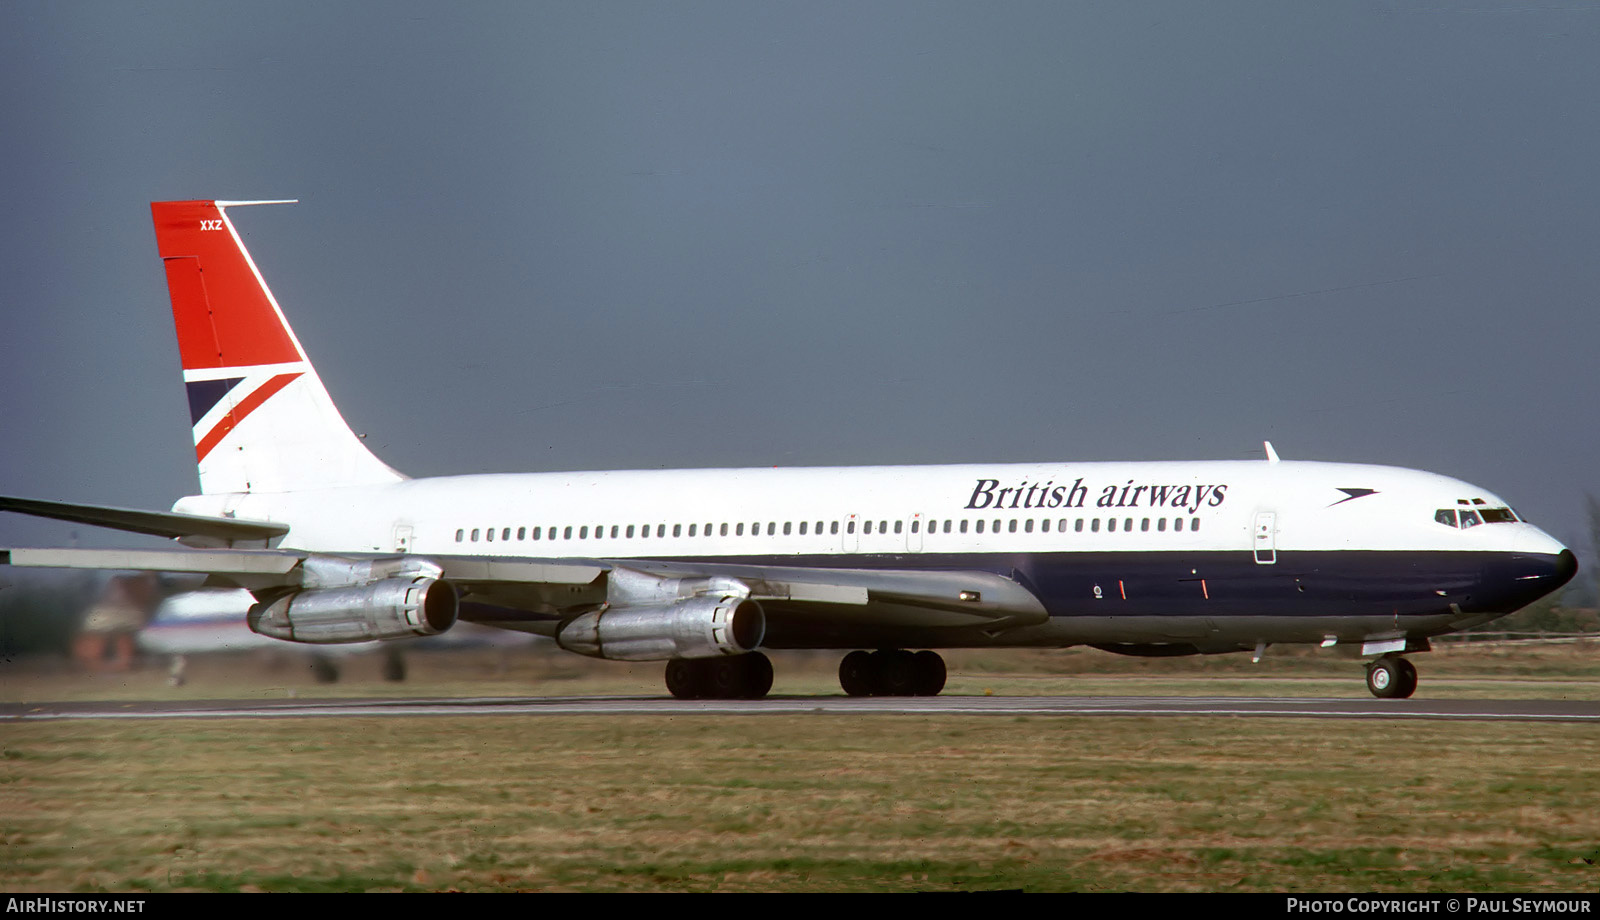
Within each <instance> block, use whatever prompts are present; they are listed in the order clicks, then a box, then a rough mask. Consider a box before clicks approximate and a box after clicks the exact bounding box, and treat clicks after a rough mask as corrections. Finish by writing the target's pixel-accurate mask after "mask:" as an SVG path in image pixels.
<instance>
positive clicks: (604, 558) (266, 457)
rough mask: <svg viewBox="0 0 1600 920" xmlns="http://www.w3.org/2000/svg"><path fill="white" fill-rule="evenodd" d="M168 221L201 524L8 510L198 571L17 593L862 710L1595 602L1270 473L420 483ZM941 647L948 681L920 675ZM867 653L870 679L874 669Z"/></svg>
mask: <svg viewBox="0 0 1600 920" xmlns="http://www.w3.org/2000/svg"><path fill="white" fill-rule="evenodd" d="M258 203H265V202H226V201H179V202H158V203H156V204H153V205H152V206H151V209H152V212H153V213H154V217H155V225H156V238H157V242H158V244H159V247H160V252H161V258H162V262H163V264H164V265H165V268H166V274H167V284H168V288H169V290H170V292H171V294H172V309H173V317H174V320H175V322H176V325H177V330H178V342H179V350H180V352H181V354H182V358H183V372H184V383H185V386H186V388H187V390H188V396H189V409H190V414H191V417H192V420H193V422H194V441H195V454H196V459H197V461H198V464H199V470H200V487H201V488H200V494H199V495H194V496H189V497H187V498H183V499H180V500H179V501H178V502H177V504H176V505H175V506H174V508H173V510H172V511H171V512H153V511H138V510H131V509H122V508H106V507H101V506H93V505H79V504H68V503H65V502H55V501H39V500H30V499H20V498H0V510H11V511H18V512H22V513H27V514H35V515H41V516H45V517H53V518H58V519H65V520H71V521H79V522H85V523H93V524H98V525H102V526H107V527H113V528H118V529H122V530H130V531H135V532H140V533H151V534H158V535H162V536H167V537H171V538H174V539H176V540H177V541H178V542H179V543H181V544H184V546H185V547H188V548H186V549H174V550H85V549H13V550H10V551H9V552H8V553H6V552H0V562H5V561H9V563H10V564H12V565H37V566H74V567H94V568H118V569H150V570H162V571H180V572H203V573H206V574H208V575H209V576H211V577H210V581H209V583H211V584H214V585H227V586H237V587H242V588H245V589H248V590H249V591H250V592H251V594H252V595H253V597H254V598H255V603H254V605H253V606H252V607H251V608H250V611H249V613H248V615H247V621H248V623H249V626H250V628H251V629H252V630H254V631H256V632H257V633H260V634H262V635H266V636H271V637H273V638H278V639H285V640H288V641H294V642H307V643H317V644H329V643H345V642H359V641H367V640H372V639H392V638H400V637H406V636H413V635H432V634H436V633H439V632H442V631H444V630H446V629H449V628H450V627H451V626H452V625H453V624H454V623H455V622H456V621H457V619H458V617H459V618H460V619H465V620H469V621H473V622H478V623H484V624H487V625H492V626H498V627H502V628H506V629H514V630H519V631H523V632H528V633H535V634H539V635H544V636H548V637H551V638H553V639H555V640H556V642H558V643H559V644H560V645H561V646H562V647H563V648H565V649H567V650H569V651H573V652H576V653H578V654H583V655H590V656H594V657H599V658H612V659H623V660H634V661H638V660H664V661H666V662H667V668H666V681H667V686H668V688H669V689H670V690H671V691H672V693H673V694H674V695H677V696H680V697H687V698H692V697H724V698H735V697H745V698H753V697H760V696H763V695H765V694H766V693H767V691H768V690H769V689H770V688H771V685H772V677H773V674H772V666H771V663H770V661H769V660H768V659H767V657H766V656H765V655H763V654H762V653H761V652H760V651H758V649H759V648H762V647H765V648H830V649H841V650H845V649H853V651H850V652H849V654H847V655H845V656H844V657H843V661H842V662H841V664H840V669H839V677H840V683H841V684H842V686H843V687H844V689H845V691H846V692H848V693H850V694H852V695H865V694H895V695H902V694H933V693H938V692H939V691H940V690H941V689H942V688H943V686H944V680H945V667H944V662H943V659H942V658H941V657H940V656H939V655H938V654H937V653H935V652H933V651H928V649H935V648H969V647H1006V646H1012V647H1015V646H1047V647H1065V646H1070V645H1078V644H1087V645H1092V646H1094V647H1096V648H1101V649H1105V650H1107V651H1112V652H1119V653H1123V654H1130V655H1183V654H1209V653H1219V652H1235V651H1249V650H1254V651H1255V652H1256V653H1257V654H1258V655H1259V654H1260V653H1261V652H1262V651H1263V650H1264V649H1265V648H1266V647H1267V646H1268V645H1270V644H1273V643H1317V644H1321V645H1323V646H1332V645H1341V644H1355V645H1358V646H1359V647H1360V648H1361V650H1362V653H1363V654H1364V655H1368V656H1376V657H1375V660H1373V661H1371V662H1370V663H1369V664H1368V666H1367V685H1368V688H1369V689H1370V690H1371V691H1372V692H1373V693H1374V694H1375V695H1377V696H1380V697H1404V696H1409V695H1410V694H1411V693H1412V691H1413V690H1415V688H1416V682H1417V676H1416V669H1415V668H1414V667H1413V666H1412V664H1411V663H1410V662H1409V661H1408V660H1407V659H1406V658H1404V657H1402V655H1403V654H1404V653H1406V652H1414V651H1424V650H1426V649H1427V648H1428V639H1429V637H1430V636H1434V635H1439V634H1441V633H1446V632H1451V631H1454V630H1458V629H1463V628H1466V627H1469V626H1474V625H1477V624H1480V623H1483V622H1486V621H1488V620H1491V619H1493V618H1495V617H1497V616H1502V615H1504V614H1507V613H1510V612H1512V611H1514V610H1517V609H1519V608H1521V607H1523V606H1525V605H1527V604H1529V603H1531V602H1532V601H1534V600H1537V599H1538V598H1540V597H1543V596H1545V595H1546V594H1549V593H1550V592H1552V591H1554V590H1556V589H1557V588H1559V587H1560V586H1561V585H1563V584H1565V583H1566V582H1567V581H1568V580H1570V579H1571V578H1572V576H1573V574H1574V573H1575V571H1576V569H1577V566H1576V563H1575V561H1574V557H1573V554H1572V552H1571V551H1570V550H1567V549H1566V548H1564V547H1563V546H1561V544H1560V543H1558V542H1557V541H1555V540H1553V539H1551V538H1550V537H1549V536H1548V535H1546V534H1545V533H1543V532H1542V531H1540V530H1539V529H1538V528H1536V527H1534V526H1533V525H1531V524H1528V523H1526V522H1524V521H1522V520H1521V519H1520V518H1519V517H1518V516H1517V514H1516V513H1515V512H1514V511H1512V510H1511V508H1510V507H1509V506H1508V505H1507V504H1506V503H1505V502H1504V501H1502V500H1501V499H1499V498H1497V497H1495V496H1494V495H1492V494H1490V493H1489V492H1487V491H1485V490H1483V489H1480V488H1478V487H1477V486H1473V485H1470V484H1468V483H1465V482H1461V481H1459V480H1454V479H1449V478H1447V477H1443V476H1438V475H1435V474H1432V473H1425V472H1420V471H1416V470H1406V469H1398V468H1394V467H1380V466H1366V465H1357V464H1338V463H1308V462H1279V461H1278V458H1277V456H1276V455H1275V454H1274V453H1273V452H1272V451H1271V448H1270V445H1269V447H1268V452H1267V453H1268V456H1267V459H1266V460H1263V461H1251V462H1241V461H1232V462H1154V463H1068V462H1050V463H1032V464H972V465H960V466H903V467H851V468H837V469H740V470H655V471H602V472H574V473H530V474H521V475H477V476H452V477H438V478H431V479H408V478H406V477H404V476H402V475H401V474H399V473H396V472H395V471H394V470H392V469H390V468H389V467H388V466H386V465H385V464H384V463H382V462H381V461H380V460H378V459H377V458H376V457H374V456H373V455H372V454H371V453H370V452H369V451H367V449H366V448H365V447H364V446H363V445H362V443H361V441H360V440H359V439H358V438H357V437H356V436H355V435H354V434H353V433H352V432H351V431H350V429H349V427H348V426H347V425H346V424H345V422H344V420H343V418H342V417H341V416H340V415H339V412H338V409H337V408H336V407H335V406H334V404H333V401H332V400H331V399H330V398H329V396H328V393H327V390H326V389H325V388H324V387H323V385H322V382H321V380H320V379H319V378H318V376H317V374H316V371H315V370H314V369H313V368H312V366H311V363H310V362H309V361H308V360H307V358H306V355H305V352H304V350H303V349H302V348H301V347H300V343H299V341H298V340H297V339H296V338H295V336H294V333H293V331H291V330H290V328H289V324H288V322H287V321H286V320H285V319H284V316H283V313H282V311H281V310H280V309H279V308H278V305H277V303H276V301H275V300H274V299H273V297H272V295H271V293H270V292H269V291H268V289H267V286H266V283H265V282H264V281H263V280H262V278H261V275H260V273H259V272H258V271H257V270H256V267H255V265H254V263H253V262H252V261H251V260H250V257H249V255H248V253H247V252H246V250H245V247H244V244H243V242H242V241H241V239H240V237H239V234H238V231H237V230H236V229H235V227H234V225H233V222H232V220H231V219H230V217H229V215H228V209H229V208H230V207H237V206H239V205H243V204H258ZM913 648H920V649H924V651H919V652H915V653H913V652H911V651H908V649H913ZM869 649H871V650H872V651H868V650H869Z"/></svg>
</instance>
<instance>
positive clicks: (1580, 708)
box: [0, 696, 1600, 722]
mask: <svg viewBox="0 0 1600 920" xmlns="http://www.w3.org/2000/svg"><path fill="white" fill-rule="evenodd" d="M799 714H814V715H824V716H829V715H831V716H839V715H924V716H955V715H960V716H1057V717H1096V716H1102V717H1103V716H1152V717H1174V716H1179V717H1181V716H1188V717H1191V718H1193V717H1201V716H1209V717H1219V716H1223V717H1241V718H1261V717H1277V718H1319V719H1447V720H1449V719H1454V720H1471V721H1500V722H1505V721H1510V722H1600V701H1595V700H1426V699H1423V700H1418V699H1411V700H1379V699H1331V698H1329V699H1316V698H1293V699H1289V698H1282V699H1269V698H1260V697H1133V696H1116V697H1032V696H1029V697H1022V696H937V697H867V698H850V697H842V696H817V697H798V696H776V697H768V698H767V699H764V700H695V701H685V700H675V699H668V698H654V697H479V698H465V699H460V698H458V699H448V698H433V699H376V698H375V699H324V700H295V699H278V700H270V701H240V700H200V701H195V700H189V701H182V702H150V701H112V702H64V703H4V704H0V721H9V722H25V721H44V720H61V719H286V718H386V717H396V716H404V717H438V716H455V717H463V716H474V717H476V716H608V715H634V716H637V715H646V716H649V715H654V716H667V717H672V716H678V717H682V716H692V715H724V716H726V715H745V716H749V715H799Z"/></svg>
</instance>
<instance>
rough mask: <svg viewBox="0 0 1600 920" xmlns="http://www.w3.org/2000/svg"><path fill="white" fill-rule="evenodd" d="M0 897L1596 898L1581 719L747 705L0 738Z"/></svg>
mask: <svg viewBox="0 0 1600 920" xmlns="http://www.w3.org/2000/svg"><path fill="white" fill-rule="evenodd" d="M3 748H4V753H3V760H0V790H3V792H0V814H3V818H0V824H3V834H4V839H5V847H6V853H7V858H6V861H5V865H4V867H3V869H0V886H3V887H4V888H6V889H7V890H13V891H15V890H43V889H79V890H83V889H109V890H115V891H131V890H171V889H203V890H219V889H220V890H240V889H243V890H254V889H261V890H419V889H420V890H437V889H466V890H507V889H518V890H526V889H537V890H712V889H715V890H758V891H772V890H909V889H951V888H993V887H1007V888H1012V887H1014V888H1025V889H1031V890H1052V891H1054V890H1106V889H1111V890H1130V889H1131V890H1168V891H1171V890H1178V891H1185V890H1268V891H1284V890H1306V891H1325V890H1426V889H1448V890H1508V889H1519V890H1594V888H1595V887H1596V885H1597V884H1600V869H1597V868H1596V865H1595V860H1596V859H1597V858H1600V845H1597V842H1600V775H1597V774H1600V767H1596V766H1595V765H1596V764H1597V763H1600V732H1597V731H1596V730H1595V729H1593V728H1590V727H1585V726H1569V725H1556V726H1551V725H1538V726H1526V725H1511V726H1505V725H1492V724H1460V723H1448V724H1446V723H1431V724H1427V725H1417V724H1412V723H1406V724H1401V723H1340V724H1339V725H1337V726H1330V725H1329V724H1328V723H1326V722H1311V721H1310V720H1305V721H1300V720H1277V719H1274V720H1236V719H1215V718H1212V719H1184V720H1179V719H1095V720H1082V719H1060V718H1017V719H999V718H973V717H967V718H940V719H935V718H923V717H895V716H878V717H866V718H862V717H837V716H767V717H734V718H728V717H720V718H713V717H705V718H699V717H696V718H678V719H664V718H640V717H621V718H605V719H603V720H583V719H577V718H565V717H560V718H552V717H540V718H530V719H517V718H480V719H465V720H458V721H446V720H443V719H415V720H410V719H386V720H351V721H348V722H339V723H328V722H326V721H320V720H319V721H294V720H291V721H274V722H270V723H259V722H251V723H243V722H240V723H213V722H207V723H204V724H200V723H189V722H169V723H160V724H152V723H141V724H138V725H131V726H130V725H124V724H120V723H118V724H110V723H72V724H67V723H33V724H12V725H9V726H7V728H6V732H5V738H4V742H3Z"/></svg>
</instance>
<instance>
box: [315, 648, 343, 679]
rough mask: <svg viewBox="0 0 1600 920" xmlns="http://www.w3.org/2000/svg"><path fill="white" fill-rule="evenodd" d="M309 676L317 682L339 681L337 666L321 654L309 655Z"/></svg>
mask: <svg viewBox="0 0 1600 920" xmlns="http://www.w3.org/2000/svg"><path fill="white" fill-rule="evenodd" d="M311 676H312V677H314V678H316V680H317V683H319V684H336V683H338V682H339V666H338V665H336V664H334V663H333V662H332V661H330V660H328V659H327V658H324V657H322V656H321V655H313V656H311Z"/></svg>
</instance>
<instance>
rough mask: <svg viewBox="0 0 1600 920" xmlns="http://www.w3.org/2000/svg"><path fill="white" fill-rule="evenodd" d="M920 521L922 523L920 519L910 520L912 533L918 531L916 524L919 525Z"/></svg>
mask: <svg viewBox="0 0 1600 920" xmlns="http://www.w3.org/2000/svg"><path fill="white" fill-rule="evenodd" d="M921 523H922V522H921V521H916V520H914V521H912V522H911V532H912V533H919V531H918V530H917V527H918V526H919V525H920V524H921Z"/></svg>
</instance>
